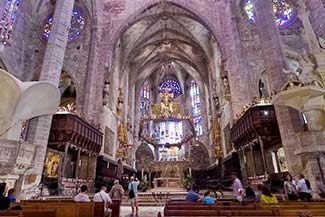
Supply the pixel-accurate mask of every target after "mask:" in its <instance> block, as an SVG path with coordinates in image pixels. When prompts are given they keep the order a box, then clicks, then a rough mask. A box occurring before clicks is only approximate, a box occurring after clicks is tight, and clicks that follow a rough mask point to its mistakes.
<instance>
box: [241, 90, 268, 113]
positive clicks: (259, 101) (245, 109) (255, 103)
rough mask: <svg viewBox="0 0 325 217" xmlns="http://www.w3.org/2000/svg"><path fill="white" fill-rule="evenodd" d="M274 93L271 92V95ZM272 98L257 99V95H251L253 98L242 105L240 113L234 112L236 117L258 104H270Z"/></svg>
mask: <svg viewBox="0 0 325 217" xmlns="http://www.w3.org/2000/svg"><path fill="white" fill-rule="evenodd" d="M273 95H274V94H273V93H272V96H273ZM271 100H272V98H260V99H258V98H257V96H253V100H252V101H251V102H250V103H249V104H248V105H244V106H242V111H241V113H240V114H236V118H237V119H239V118H240V117H242V116H243V115H244V114H245V113H246V112H247V111H248V110H249V109H250V108H252V107H254V106H258V105H266V104H271Z"/></svg>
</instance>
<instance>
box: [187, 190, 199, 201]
mask: <svg viewBox="0 0 325 217" xmlns="http://www.w3.org/2000/svg"><path fill="white" fill-rule="evenodd" d="M199 191H200V189H199V187H198V186H193V187H192V190H191V191H189V192H188V193H187V195H186V201H188V202H198V201H200V200H201V199H200V196H199Z"/></svg>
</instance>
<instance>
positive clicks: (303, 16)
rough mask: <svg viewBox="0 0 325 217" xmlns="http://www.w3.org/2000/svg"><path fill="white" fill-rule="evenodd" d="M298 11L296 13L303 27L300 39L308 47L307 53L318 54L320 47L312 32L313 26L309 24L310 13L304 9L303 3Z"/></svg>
mask: <svg viewBox="0 0 325 217" xmlns="http://www.w3.org/2000/svg"><path fill="white" fill-rule="evenodd" d="M302 4H303V5H301V7H300V8H299V9H300V10H299V11H298V17H299V19H300V20H301V22H302V25H303V26H304V29H303V32H302V37H303V39H304V40H305V41H306V42H307V43H308V45H309V52H311V53H315V52H316V53H318V52H319V51H320V47H319V44H318V40H317V36H316V34H315V32H314V28H313V25H312V24H311V22H310V19H309V17H310V11H309V10H307V8H306V7H305V3H302Z"/></svg>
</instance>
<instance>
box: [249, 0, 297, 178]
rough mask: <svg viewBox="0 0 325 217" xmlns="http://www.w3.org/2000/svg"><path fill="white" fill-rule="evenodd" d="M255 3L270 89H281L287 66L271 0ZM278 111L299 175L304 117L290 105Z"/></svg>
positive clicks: (288, 153) (289, 154) (292, 164)
mask: <svg viewBox="0 0 325 217" xmlns="http://www.w3.org/2000/svg"><path fill="white" fill-rule="evenodd" d="M254 3H255V11H256V26H257V32H258V35H259V38H260V41H261V44H260V46H261V49H262V52H263V57H264V64H265V68H266V72H267V76H268V80H269V83H270V88H271V92H272V91H277V92H279V91H280V90H281V87H282V86H283V84H284V83H285V82H286V75H285V74H284V72H283V71H282V70H283V69H284V68H287V63H286V60H285V56H284V53H283V50H282V47H281V42H280V38H279V32H278V27H277V25H276V23H275V18H274V14H273V6H272V1H259V0H254ZM275 111H276V115H277V120H278V125H279V129H280V134H281V139H282V144H283V147H284V150H285V153H286V157H287V161H288V166H289V170H290V171H291V172H292V173H293V174H297V173H298V172H299V171H300V170H301V169H302V163H301V160H300V158H299V157H298V156H295V155H294V147H295V146H296V145H297V144H299V143H300V141H299V139H298V137H297V136H296V133H297V132H299V131H303V124H302V119H301V117H300V116H299V114H298V112H297V111H294V110H293V109H290V108H287V107H282V106H275Z"/></svg>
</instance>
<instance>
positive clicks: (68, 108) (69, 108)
mask: <svg viewBox="0 0 325 217" xmlns="http://www.w3.org/2000/svg"><path fill="white" fill-rule="evenodd" d="M58 112H71V113H76V104H75V103H74V102H69V103H66V104H63V105H60V106H59V108H58Z"/></svg>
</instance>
